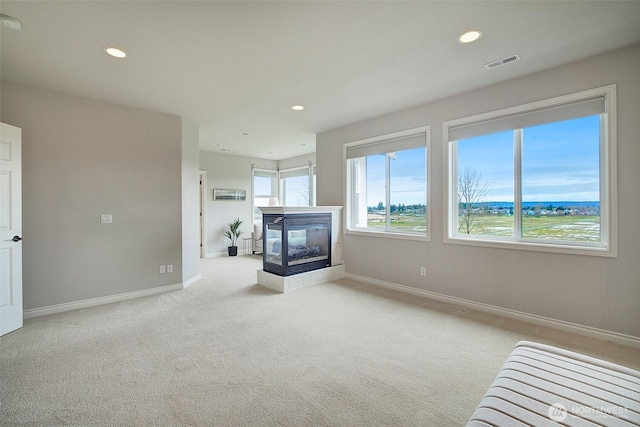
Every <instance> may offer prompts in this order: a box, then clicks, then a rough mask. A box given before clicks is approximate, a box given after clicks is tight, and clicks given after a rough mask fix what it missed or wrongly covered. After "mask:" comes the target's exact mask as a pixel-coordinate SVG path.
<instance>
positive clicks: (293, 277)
mask: <svg viewBox="0 0 640 427" xmlns="http://www.w3.org/2000/svg"><path fill="white" fill-rule="evenodd" d="M259 209H260V210H261V211H262V217H263V221H262V236H263V251H262V264H263V268H262V269H261V270H258V283H259V284H260V285H263V286H266V287H269V288H271V289H274V290H277V291H280V292H286V291H287V290H292V289H294V288H298V287H302V286H307V285H310V284H314V283H320V282H323V281H326V280H334V279H337V278H339V277H343V276H344V265H343V262H342V206H303V207H286V206H285V207H261V208H259Z"/></svg>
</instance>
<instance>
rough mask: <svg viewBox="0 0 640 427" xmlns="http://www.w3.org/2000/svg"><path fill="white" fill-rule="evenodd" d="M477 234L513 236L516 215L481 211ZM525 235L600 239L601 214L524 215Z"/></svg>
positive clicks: (586, 240) (473, 231) (523, 233)
mask: <svg viewBox="0 0 640 427" xmlns="http://www.w3.org/2000/svg"><path fill="white" fill-rule="evenodd" d="M474 220H475V227H474V229H473V230H471V233H469V234H472V235H474V236H504V237H513V222H514V219H513V216H506V215H505V216H498V215H478V216H476V217H475V218H474ZM522 237H523V238H526V239H541V240H569V241H575V242H599V241H600V217H599V216H593V215H588V216H587V215H584V216H583V215H557V216H525V217H523V218H522Z"/></svg>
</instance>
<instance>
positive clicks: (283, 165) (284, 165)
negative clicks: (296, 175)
mask: <svg viewBox="0 0 640 427" xmlns="http://www.w3.org/2000/svg"><path fill="white" fill-rule="evenodd" d="M309 162H311V163H315V162H316V153H310V154H304V155H302V156H296V157H291V158H289V159H283V160H279V161H278V167H279V168H280V170H283V169H293V168H297V167H300V166H307V165H308V164H309Z"/></svg>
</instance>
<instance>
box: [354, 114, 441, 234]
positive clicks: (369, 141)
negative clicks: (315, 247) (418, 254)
mask: <svg viewBox="0 0 640 427" xmlns="http://www.w3.org/2000/svg"><path fill="white" fill-rule="evenodd" d="M416 134H424V136H425V147H424V148H425V168H426V171H425V172H426V173H425V180H426V183H425V184H426V185H425V193H426V194H425V203H426V209H425V215H426V224H425V226H426V230H425V233H424V234H422V233H408V232H405V231H398V230H387V229H385V230H380V229H375V230H374V229H366V228H357V227H353V226H352V225H351V224H352V220H353V218H352V209H353V208H352V203H353V200H352V191H351V188H352V186H353V185H354V183H353V182H352V178H353V177H352V174H351V172H350V167H349V159H348V158H347V149H349V148H353V147H357V146H365V145H373V144H380V143H384V142H385V141H387V140H393V139H398V138H402V137H408V136H411V135H416ZM342 150H343V153H342V159H343V168H342V170H343V182H344V183H345V192H344V206H345V209H344V213H343V215H344V221H343V224H344V226H343V229H344V230H343V232H344V234H345V235H357V236H368V237H382V238H392V239H401V240H417V241H425V242H428V241H431V191H430V190H431V155H430V154H431V126H429V125H427V126H420V127H417V128H412V129H407V130H404V131H399V132H393V133H389V134H384V135H378V136H375V137H371V138H366V139H361V140H357V141H352V142H348V143H345V144H343V148H342ZM385 157H388V156H385ZM386 168H387V169H388V164H387V166H386ZM385 175H386V176H385V182H386V187H387V188H389V178H390V177H389V171H388V170H387V171H386V173H385ZM385 198H386V201H385V204H386V206H387V207H388V206H389V193H388V192H386V194H385Z"/></svg>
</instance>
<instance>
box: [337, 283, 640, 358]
mask: <svg viewBox="0 0 640 427" xmlns="http://www.w3.org/2000/svg"><path fill="white" fill-rule="evenodd" d="M345 278H347V279H351V280H355V281H358V282H362V283H367V284H370V285H374V286H380V287H383V288H387V289H393V290H396V291H399V292H404V293H407V294H412V295H416V296H419V297H423V298H428V299H431V300H435V301H441V302H446V303H449V304H455V305H458V306H462V307H467V308H470V309H472V310H477V311H481V312H484V313H489V314H493V315H496V316H502V317H506V318H509V319H514V320H520V321H522V322H526V323H531V324H534V325H538V326H544V327H548V328H553V329H558V330H561V331H565V332H570V333H574V334H578V335H584V336H588V337H591V338H596V339H599V340H605V341H611V342H613V343H615V344H619V345H624V346H628V347H634V348H640V337H634V336H632V335H626V334H620V333H618V332H612V331H607V330H604V329H598V328H593V327H591V326H584V325H579V324H577V323H571V322H565V321H564V320H558V319H552V318H549V317H544V316H538V315H536V314H530V313H524V312H522V311H517V310H511V309H508V308H502V307H497V306H494V305H489V304H483V303H480V302H475V301H471V300H467V299H464V298H458V297H453V296H449V295H444V294H440V293H437V292H431V291H427V290H424V289H418V288H413V287H411V286H406V285H399V284H397V283H392V282H386V281H384V280H378V279H372V278H369V277H365V276H360V275H357V274H352V273H345Z"/></svg>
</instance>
